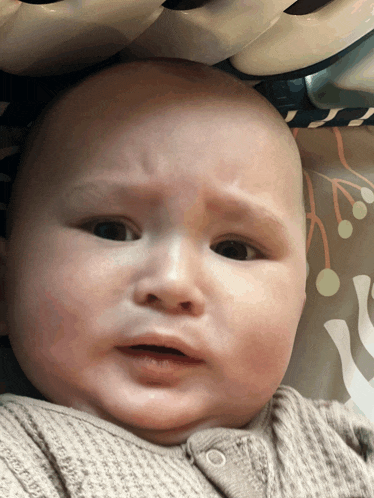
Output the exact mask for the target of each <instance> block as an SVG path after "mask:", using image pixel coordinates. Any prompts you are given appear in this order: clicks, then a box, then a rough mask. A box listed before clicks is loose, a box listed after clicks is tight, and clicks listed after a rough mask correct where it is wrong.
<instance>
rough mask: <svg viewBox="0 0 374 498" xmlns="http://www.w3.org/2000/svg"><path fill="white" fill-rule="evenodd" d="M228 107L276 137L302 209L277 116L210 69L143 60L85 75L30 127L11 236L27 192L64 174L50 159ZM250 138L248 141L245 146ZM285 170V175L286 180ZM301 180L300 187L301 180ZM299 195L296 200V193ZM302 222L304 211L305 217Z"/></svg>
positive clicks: (295, 158) (287, 139) (294, 155)
mask: <svg viewBox="0 0 374 498" xmlns="http://www.w3.org/2000/svg"><path fill="white" fill-rule="evenodd" d="M218 104H222V109H224V107H223V106H224V105H225V104H226V109H227V111H226V112H227V113H231V114H232V115H234V113H235V111H236V110H241V111H243V112H246V113H247V115H248V117H250V118H252V119H253V126H257V127H262V128H264V129H268V130H270V132H271V133H272V134H273V136H275V135H277V137H279V145H280V146H281V147H278V149H279V150H280V148H282V149H284V151H286V154H287V155H288V156H289V164H290V167H291V169H293V172H294V174H295V175H296V177H297V178H298V179H297V183H298V184H299V194H298V195H299V200H300V202H299V205H300V208H301V209H302V210H303V196H302V188H301V183H302V176H301V163H300V156H299V152H298V149H297V146H296V143H295V141H294V139H293V137H292V134H291V132H290V130H289V128H288V126H287V125H286V123H285V122H284V120H283V118H282V117H281V115H280V114H279V113H278V111H277V110H276V109H275V108H274V107H273V106H272V105H271V104H270V103H269V102H268V101H267V100H266V99H265V98H264V97H262V95H260V94H259V93H258V92H256V91H255V90H253V89H252V88H250V87H248V86H247V85H246V84H245V83H244V82H243V81H241V80H239V79H237V78H236V77H234V76H232V75H230V74H228V73H225V72H222V71H221V70H219V69H217V68H213V67H209V66H206V65H204V64H200V63H197V62H191V61H186V60H182V59H147V60H140V61H134V62H130V63H126V64H119V65H116V66H112V67H110V68H106V69H104V70H102V71H100V72H98V73H96V74H94V75H91V76H89V77H88V78H86V79H85V80H84V81H82V82H80V83H79V84H77V85H75V86H73V87H71V88H69V89H68V90H66V91H64V92H63V93H61V94H60V95H59V96H58V97H57V98H56V99H54V100H53V101H52V102H51V103H50V104H49V105H48V106H47V107H46V109H45V110H44V112H43V113H42V114H41V116H39V118H38V120H37V121H36V122H35V124H34V126H33V128H32V129H31V132H30V134H29V136H28V138H27V141H26V143H25V146H24V150H23V154H22V157H21V162H20V170H19V174H18V175H17V179H16V182H15V186H14V189H13V193H12V198H11V203H10V206H9V209H8V220H7V234H8V236H9V235H10V231H11V228H12V226H13V224H14V218H15V216H16V213H17V212H18V205H19V201H20V199H21V198H24V197H25V195H26V191H31V189H34V190H35V189H36V190H37V191H39V192H40V193H41V192H42V191H45V190H48V189H49V188H50V185H51V182H52V181H53V179H55V180H56V178H57V177H58V176H59V174H61V175H66V174H69V171H68V169H64V171H59V172H58V171H56V169H54V167H53V163H54V161H53V158H54V157H55V156H61V155H66V154H68V153H69V150H73V149H74V150H75V151H77V150H80V151H81V150H83V149H86V153H87V154H89V149H90V146H89V144H90V143H97V142H98V141H101V142H102V143H106V142H105V139H106V137H107V136H109V135H110V134H113V131H114V130H115V129H117V128H118V127H119V126H121V127H123V126H125V125H126V123H128V124H129V127H131V126H132V123H134V122H135V121H136V122H137V123H139V122H141V121H142V120H144V121H146V120H147V119H149V116H152V115H154V116H156V115H160V114H162V113H165V112H166V111H167V110H169V111H170V110H171V111H174V112H179V110H180V111H181V112H182V111H186V110H188V109H190V110H191V109H192V110H193V109H198V108H200V109H201V107H202V106H203V107H204V108H205V109H207V111H208V110H211V109H215V108H217V105H218ZM250 140H251V137H250V136H248V141H250ZM289 173H290V171H287V172H286V171H285V173H284V174H287V175H288V174H289ZM300 180H301V182H300ZM300 193H301V195H300ZM303 216H304V212H303Z"/></svg>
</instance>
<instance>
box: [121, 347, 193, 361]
mask: <svg viewBox="0 0 374 498" xmlns="http://www.w3.org/2000/svg"><path fill="white" fill-rule="evenodd" d="M128 349H131V350H132V351H140V352H143V353H144V354H147V353H151V354H152V355H153V354H154V355H162V356H163V357H164V356H165V355H172V356H175V355H176V356H184V357H185V358H187V356H186V355H185V354H184V353H182V351H179V349H174V348H166V347H164V346H153V345H148V344H138V345H137V346H130V347H129V348H128ZM140 354H141V353H140Z"/></svg>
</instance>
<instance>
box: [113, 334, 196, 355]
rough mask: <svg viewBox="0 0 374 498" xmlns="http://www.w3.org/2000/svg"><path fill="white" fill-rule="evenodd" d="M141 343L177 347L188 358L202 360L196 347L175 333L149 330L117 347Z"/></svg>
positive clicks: (127, 346)
mask: <svg viewBox="0 0 374 498" xmlns="http://www.w3.org/2000/svg"><path fill="white" fill-rule="evenodd" d="M143 344H144V345H148V346H159V347H164V348H173V349H178V350H179V351H181V352H182V353H183V354H185V355H186V356H188V357H190V358H193V359H195V360H200V361H203V360H202V359H201V353H199V352H198V350H197V349H195V348H194V347H192V346H190V345H189V344H188V343H186V342H185V341H183V340H182V339H180V338H179V337H177V336H175V335H164V334H158V333H154V332H149V333H145V334H143V335H139V336H136V337H132V338H131V339H129V341H127V342H126V344H123V345H122V346H119V348H120V349H121V348H129V347H131V346H139V345H143Z"/></svg>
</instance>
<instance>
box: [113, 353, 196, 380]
mask: <svg viewBox="0 0 374 498" xmlns="http://www.w3.org/2000/svg"><path fill="white" fill-rule="evenodd" d="M117 349H119V351H121V353H124V354H125V356H126V357H127V358H128V360H129V361H130V362H131V366H132V368H133V369H135V371H136V372H137V373H139V374H140V375H142V376H145V377H151V378H153V380H162V378H164V379H165V380H166V379H167V378H168V377H169V376H171V375H173V374H176V373H178V372H180V371H181V370H183V369H184V370H185V369H187V368H191V367H196V366H198V365H202V364H203V363H204V362H203V361H202V360H197V359H195V358H190V357H189V356H180V355H176V354H170V353H158V352H154V351H146V350H139V349H138V350H136V349H131V348H130V347H119V348H117Z"/></svg>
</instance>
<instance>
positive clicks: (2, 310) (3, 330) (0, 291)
mask: <svg viewBox="0 0 374 498" xmlns="http://www.w3.org/2000/svg"><path fill="white" fill-rule="evenodd" d="M5 265H6V240H5V239H4V237H0V336H1V335H8V330H7V322H6V304H5Z"/></svg>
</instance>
